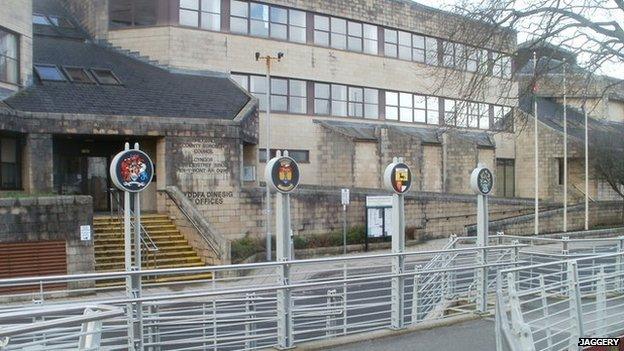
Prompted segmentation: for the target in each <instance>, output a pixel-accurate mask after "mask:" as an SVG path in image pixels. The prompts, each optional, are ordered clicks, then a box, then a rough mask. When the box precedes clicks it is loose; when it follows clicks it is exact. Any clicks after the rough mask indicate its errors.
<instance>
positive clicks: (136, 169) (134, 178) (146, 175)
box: [110, 150, 154, 193]
mask: <svg viewBox="0 0 624 351" xmlns="http://www.w3.org/2000/svg"><path fill="white" fill-rule="evenodd" d="M110 176H111V180H112V181H113V184H115V186H116V187H117V188H118V189H119V190H122V191H128V192H131V193H138V192H140V191H142V190H144V189H145V188H147V186H148V185H149V184H150V183H151V182H152V178H153V177H154V164H153V163H152V160H151V159H150V158H149V156H147V154H146V153H145V152H143V151H141V150H124V151H122V152H120V153H118V154H117V155H115V157H113V160H112V161H111V165H110Z"/></svg>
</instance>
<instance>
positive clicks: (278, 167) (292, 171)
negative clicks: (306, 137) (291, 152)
mask: <svg viewBox="0 0 624 351" xmlns="http://www.w3.org/2000/svg"><path fill="white" fill-rule="evenodd" d="M265 179H267V181H268V182H269V184H271V186H272V187H273V188H274V189H275V190H277V191H279V192H280V193H290V192H292V191H293V190H295V189H296V188H297V186H298V185H299V166H298V165H297V162H295V160H294V159H292V158H290V157H288V156H280V157H274V158H272V159H271V160H270V161H269V163H267V165H266V169H265Z"/></svg>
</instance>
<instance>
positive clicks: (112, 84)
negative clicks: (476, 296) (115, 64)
mask: <svg viewBox="0 0 624 351" xmlns="http://www.w3.org/2000/svg"><path fill="white" fill-rule="evenodd" d="M97 71H107V72H110V74H111V75H112V76H113V78H114V79H115V80H116V81H117V83H105V82H102V81H101V80H100V77H99V76H98V74H97V73H96V72H97ZM89 72H90V73H91V75H93V77H94V78H95V80H96V81H97V82H98V84H100V85H110V86H123V85H124V84H123V82H122V81H121V79H119V77H117V75H116V74H115V72H113V70H112V69H109V68H90V69H89Z"/></svg>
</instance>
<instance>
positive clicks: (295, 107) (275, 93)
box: [231, 74, 307, 114]
mask: <svg viewBox="0 0 624 351" xmlns="http://www.w3.org/2000/svg"><path fill="white" fill-rule="evenodd" d="M231 77H232V79H233V80H234V81H235V82H237V83H238V84H239V85H240V86H241V87H243V88H244V89H245V90H247V91H249V92H250V93H251V94H252V95H254V96H255V97H257V98H258V100H259V101H260V110H261V111H266V77H264V76H254V75H252V76H248V75H244V74H232V75H231ZM271 111H279V112H290V113H302V114H304V113H307V85H306V81H304V80H298V79H286V78H271Z"/></svg>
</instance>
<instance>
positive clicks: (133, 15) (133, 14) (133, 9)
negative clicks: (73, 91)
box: [50, 0, 201, 30]
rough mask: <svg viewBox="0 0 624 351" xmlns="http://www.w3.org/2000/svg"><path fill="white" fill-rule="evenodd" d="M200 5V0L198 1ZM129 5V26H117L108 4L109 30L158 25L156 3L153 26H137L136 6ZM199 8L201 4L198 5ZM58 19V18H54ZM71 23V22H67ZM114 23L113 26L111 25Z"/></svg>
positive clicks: (134, 4) (146, 25)
mask: <svg viewBox="0 0 624 351" xmlns="http://www.w3.org/2000/svg"><path fill="white" fill-rule="evenodd" d="M198 1H199V2H200V3H201V0H198ZM148 3H149V2H148ZM129 5H130V24H129V25H119V24H117V23H119V22H113V20H112V17H113V16H112V15H111V11H112V6H111V3H109V4H108V25H109V27H111V29H113V30H115V29H120V28H129V27H150V26H156V25H158V17H159V7H158V4H157V3H153V5H154V23H153V24H139V25H137V22H136V18H137V14H136V8H137V6H136V5H137V4H136V3H135V2H134V1H129ZM200 6H201V4H200ZM179 9H180V6H179V3H178V24H179V18H180V14H179ZM56 17H59V16H56ZM66 20H68V21H69V19H67V18H66ZM69 22H70V23H71V21H69ZM50 23H52V21H50ZM113 23H115V24H113ZM57 27H59V28H66V27H62V26H57Z"/></svg>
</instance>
